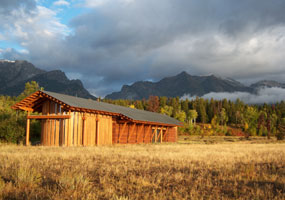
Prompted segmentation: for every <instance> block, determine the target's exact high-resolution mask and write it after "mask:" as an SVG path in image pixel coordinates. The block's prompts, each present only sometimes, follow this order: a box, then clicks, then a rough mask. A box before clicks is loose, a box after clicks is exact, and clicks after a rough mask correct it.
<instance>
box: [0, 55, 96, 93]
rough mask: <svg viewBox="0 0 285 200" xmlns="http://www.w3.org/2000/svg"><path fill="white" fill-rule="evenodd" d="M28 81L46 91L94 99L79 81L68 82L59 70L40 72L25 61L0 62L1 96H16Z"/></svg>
mask: <svg viewBox="0 0 285 200" xmlns="http://www.w3.org/2000/svg"><path fill="white" fill-rule="evenodd" d="M30 81H36V82H38V83H39V85H40V86H41V87H44V89H45V90H47V91H52V92H58V93H63V94H68V95H73V96H78V97H83V98H91V99H96V98H95V97H94V96H92V95H91V94H90V93H89V92H88V91H87V90H86V89H85V88H84V86H83V84H82V82H81V81H80V80H69V79H68V78H67V77H66V75H65V73H64V72H62V71H60V70H53V71H45V70H41V69H38V68H36V67H35V66H34V65H33V64H32V63H29V62H27V61H19V60H16V61H3V60H1V61H0V94H1V95H10V96H17V95H19V94H20V93H21V92H22V91H23V90H24V88H25V83H26V82H30Z"/></svg>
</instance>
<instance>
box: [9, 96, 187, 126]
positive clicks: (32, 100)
mask: <svg viewBox="0 0 285 200" xmlns="http://www.w3.org/2000/svg"><path fill="white" fill-rule="evenodd" d="M46 100H51V101H53V102H55V103H57V104H59V105H60V106H61V108H62V109H63V110H65V111H76V112H85V113H94V114H102V115H109V116H115V117H119V118H120V119H121V120H123V121H127V122H133V123H141V124H152V125H159V126H182V124H181V125H177V124H166V123H161V122H150V121H138V120H133V119H132V118H129V117H127V116H125V115H123V114H121V113H114V112H107V111H101V110H93V109H87V108H80V107H74V106H70V105H68V104H67V103H65V102H63V101H60V100H59V99H56V98H54V97H53V96H50V95H48V94H47V93H45V92H44V91H37V92H35V93H33V94H31V95H30V96H28V97H26V98H25V99H23V100H22V101H20V102H18V103H16V104H15V105H13V106H12V107H11V108H12V109H15V110H23V111H28V112H39V113H40V112H42V110H41V107H42V105H43V103H44V102H45V101H46Z"/></svg>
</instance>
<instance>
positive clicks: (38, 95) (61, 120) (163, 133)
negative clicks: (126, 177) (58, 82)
mask: <svg viewBox="0 0 285 200" xmlns="http://www.w3.org/2000/svg"><path fill="white" fill-rule="evenodd" d="M12 108H13V109H16V110H23V111H27V112H28V115H27V128H26V144H27V145H29V143H30V142H29V141H30V139H29V136H30V120H31V119H38V120H41V144H42V145H44V146H94V145H111V144H117V143H120V144H127V143H131V144H135V143H154V142H176V140H177V126H180V125H181V123H180V122H179V121H177V120H176V119H173V118H171V117H168V116H166V115H162V114H158V113H153V112H148V111H143V110H138V109H133V108H128V107H123V106H117V105H113V104H108V103H104V102H98V101H94V100H90V99H83V98H78V97H73V96H68V95H64V94H58V93H54V92H48V91H38V92H35V93H34V94H32V95H30V96H29V97H27V98H25V99H24V100H22V101H21V102H19V103H17V104H15V105H14V106H12ZM34 112H36V113H38V114H37V115H35V114H34Z"/></svg>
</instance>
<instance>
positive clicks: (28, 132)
mask: <svg viewBox="0 0 285 200" xmlns="http://www.w3.org/2000/svg"><path fill="white" fill-rule="evenodd" d="M27 116H30V112H29V111H28V114H27ZM26 145H27V146H28V145H30V119H27V127H26Z"/></svg>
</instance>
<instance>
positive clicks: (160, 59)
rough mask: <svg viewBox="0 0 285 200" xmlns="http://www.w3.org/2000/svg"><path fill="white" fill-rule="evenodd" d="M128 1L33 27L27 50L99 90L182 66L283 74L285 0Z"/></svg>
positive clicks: (247, 76)
mask: <svg viewBox="0 0 285 200" xmlns="http://www.w3.org/2000/svg"><path fill="white" fill-rule="evenodd" d="M125 1H126V0H116V1H115V0H114V1H112V0H106V1H103V2H104V3H103V4H102V5H100V6H97V7H94V8H93V9H91V10H90V11H88V12H87V13H84V14H82V15H80V16H77V17H76V18H74V19H73V20H72V21H71V22H70V24H69V28H71V29H72V34H70V35H69V36H67V37H66V36H64V35H62V34H61V33H60V32H57V33H56V34H54V35H53V36H52V37H50V36H49V37H48V36H46V35H36V34H32V33H30V37H29V41H28V42H27V44H26V48H27V50H28V51H29V55H27V56H26V58H28V59H29V60H31V61H32V62H33V63H35V64H36V65H38V66H40V67H44V68H49V69H52V68H61V69H62V70H64V71H66V72H69V73H71V74H72V73H73V74H74V73H78V74H80V77H82V80H83V81H84V83H85V86H86V87H87V88H89V89H93V91H94V92H95V93H96V94H97V95H101V96H102V95H105V94H106V93H109V92H111V91H114V90H118V89H120V87H121V86H122V84H129V83H132V82H134V81H137V80H158V79H160V78H162V77H165V76H170V75H175V74H178V73H179V72H180V71H182V70H185V71H188V72H189V73H192V74H210V73H214V74H218V75H222V76H229V77H233V78H237V79H239V80H242V81H246V82H252V80H256V79H263V78H270V77H274V78H275V80H283V78H284V76H285V70H284V67H283V63H284V60H285V58H284V55H283V52H284V51H285V37H284V34H285V24H284V23H285V15H284V13H285V1H284V0H273V1H267V0H239V1H229V0H216V1H194V0H189V1H185V0H175V1H173V0H156V1H153V0H133V1H129V2H128V3H124V2H125ZM7 2H8V1H7ZM62 38H64V39H62ZM42 41H45V42H44V44H43V42H42ZM50 58H52V59H50Z"/></svg>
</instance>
